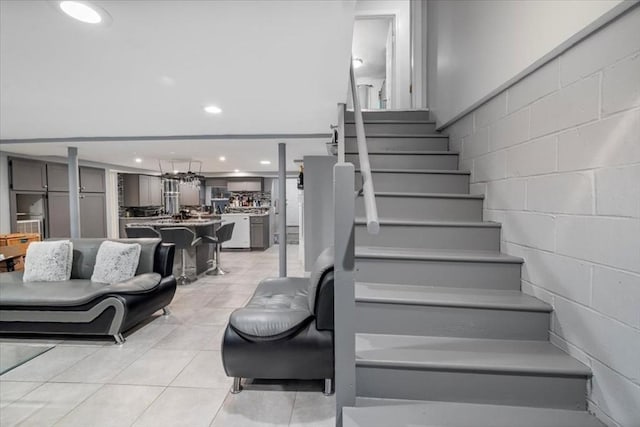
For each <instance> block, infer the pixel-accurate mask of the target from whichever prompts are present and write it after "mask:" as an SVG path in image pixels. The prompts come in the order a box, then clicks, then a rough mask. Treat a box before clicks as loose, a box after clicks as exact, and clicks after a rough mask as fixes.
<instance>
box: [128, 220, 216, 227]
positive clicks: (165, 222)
mask: <svg viewBox="0 0 640 427" xmlns="http://www.w3.org/2000/svg"><path fill="white" fill-rule="evenodd" d="M221 222H222V221H220V220H219V219H187V220H184V221H176V220H173V219H161V220H158V221H140V222H135V223H131V224H130V225H143V226H149V227H159V226H165V227H171V226H175V227H205V226H210V225H215V224H220V223H221Z"/></svg>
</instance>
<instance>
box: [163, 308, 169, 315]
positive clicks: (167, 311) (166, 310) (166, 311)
mask: <svg viewBox="0 0 640 427" xmlns="http://www.w3.org/2000/svg"><path fill="white" fill-rule="evenodd" d="M170 314H171V310H169V307H163V308H162V315H163V316H168V315H170Z"/></svg>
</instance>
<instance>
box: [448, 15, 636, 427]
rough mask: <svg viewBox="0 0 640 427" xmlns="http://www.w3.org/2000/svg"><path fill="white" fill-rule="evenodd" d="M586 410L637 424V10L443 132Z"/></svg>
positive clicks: (626, 426) (622, 423)
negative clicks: (586, 374)
mask: <svg viewBox="0 0 640 427" xmlns="http://www.w3.org/2000/svg"><path fill="white" fill-rule="evenodd" d="M444 131H445V132H446V133H448V134H449V135H450V137H451V149H452V150H459V151H461V153H462V156H461V167H462V168H465V169H469V170H471V172H472V185H471V188H472V192H474V193H484V194H485V195H486V200H485V205H484V208H485V209H484V218H485V220H489V221H498V222H501V223H502V224H503V229H502V238H501V239H502V240H501V245H502V250H503V251H504V252H506V253H509V254H512V255H517V256H521V257H523V258H524V259H525V261H526V262H525V265H524V267H523V276H522V289H523V290H524V292H526V293H529V294H532V295H535V296H537V297H539V298H540V299H542V300H544V301H547V302H549V303H551V304H552V305H553V306H554V308H555V313H554V316H553V319H552V325H551V340H552V342H553V343H555V344H556V345H558V346H559V347H561V348H562V349H564V350H565V351H567V352H568V353H570V354H572V355H574V356H575V357H577V358H578V359H580V360H581V361H583V362H584V363H586V364H587V365H589V366H590V367H591V368H592V369H593V371H594V374H595V376H594V379H593V381H592V383H591V386H590V390H589V397H588V398H589V407H590V409H591V411H593V412H594V413H595V414H596V415H597V416H598V417H599V418H600V419H602V420H603V421H604V422H605V423H606V424H608V425H610V426H624V427H632V426H633V427H638V426H640V7H636V8H634V9H632V10H631V11H629V12H628V13H626V14H625V15H623V16H621V17H620V18H619V19H617V20H616V21H614V22H612V23H610V24H609V25H607V26H606V27H604V28H602V29H600V30H599V31H598V32H596V33H594V34H592V35H591V36H589V37H588V38H587V39H584V40H583V41H582V42H580V43H579V44H577V45H575V46H573V47H572V48H571V49H569V50H567V51H565V52H564V53H563V54H561V55H560V56H559V57H557V58H555V59H553V60H552V61H550V62H548V63H547V64H546V65H544V66H543V67H541V68H540V69H538V70H537V71H535V72H533V73H532V74H530V75H529V76H527V77H526V78H525V79H523V80H521V81H519V82H518V83H516V84H515V85H513V86H512V87H510V88H508V89H506V90H505V91H504V92H502V93H500V94H498V95H497V96H496V97H494V98H493V99H491V100H490V101H488V102H487V103H485V104H484V105H482V106H480V107H479V108H478V109H476V110H475V111H473V112H471V113H469V114H468V115H467V116H465V117H463V118H462V119H460V120H458V121H457V122H455V123H454V124H453V125H451V126H449V127H448V128H446V129H444Z"/></svg>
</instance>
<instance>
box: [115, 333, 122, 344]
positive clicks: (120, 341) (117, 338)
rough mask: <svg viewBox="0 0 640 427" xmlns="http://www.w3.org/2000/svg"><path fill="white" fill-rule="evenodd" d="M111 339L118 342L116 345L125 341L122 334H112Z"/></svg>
mask: <svg viewBox="0 0 640 427" xmlns="http://www.w3.org/2000/svg"><path fill="white" fill-rule="evenodd" d="M113 339H115V340H116V344H118V345H122V344H124V342H125V339H124V337H123V336H122V334H115V335H114V336H113Z"/></svg>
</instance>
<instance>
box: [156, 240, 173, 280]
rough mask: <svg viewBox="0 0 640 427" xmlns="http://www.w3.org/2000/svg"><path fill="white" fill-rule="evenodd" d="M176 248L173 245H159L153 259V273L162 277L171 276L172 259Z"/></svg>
mask: <svg viewBox="0 0 640 427" xmlns="http://www.w3.org/2000/svg"><path fill="white" fill-rule="evenodd" d="M175 251H176V247H175V245H174V244H173V243H160V244H159V245H158V247H157V248H156V254H155V257H154V259H153V271H155V272H156V273H158V274H159V275H161V276H162V277H167V276H171V275H172V274H173V257H174V255H175Z"/></svg>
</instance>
